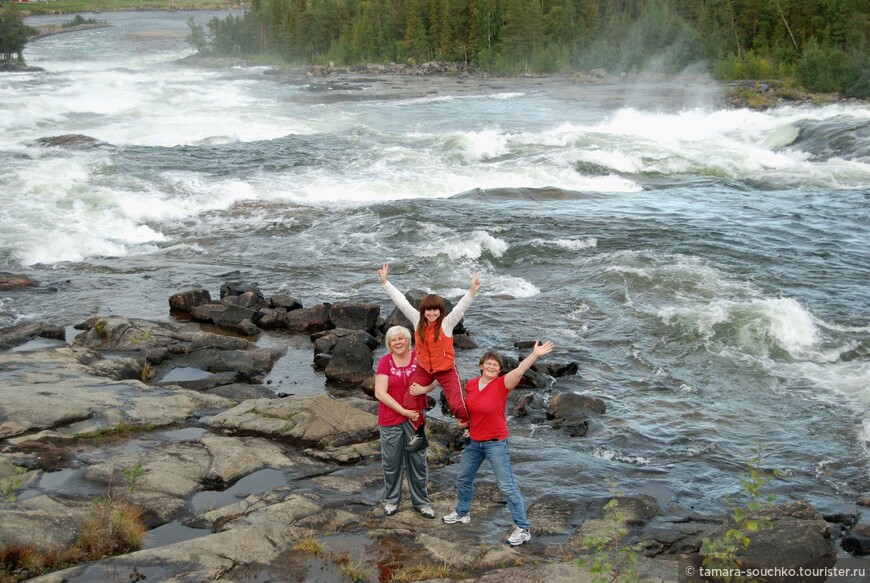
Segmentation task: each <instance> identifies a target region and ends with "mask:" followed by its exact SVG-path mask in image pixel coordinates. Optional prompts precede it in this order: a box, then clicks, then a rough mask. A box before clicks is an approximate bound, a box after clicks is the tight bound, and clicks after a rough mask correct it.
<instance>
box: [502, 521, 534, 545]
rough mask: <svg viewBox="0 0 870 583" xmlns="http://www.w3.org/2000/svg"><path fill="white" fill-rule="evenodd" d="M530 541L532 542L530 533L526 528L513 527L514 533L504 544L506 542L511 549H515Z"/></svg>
mask: <svg viewBox="0 0 870 583" xmlns="http://www.w3.org/2000/svg"><path fill="white" fill-rule="evenodd" d="M530 540H532V533H531V532H529V529H528V528H520V527H519V526H515V527H514V531H513V532H512V533H511V535H510V536H509V537H508V539H507V541H505V542H507V544H509V545H510V546H512V547H516V546H519V545H521V544H523V543H527V542H529V541H530Z"/></svg>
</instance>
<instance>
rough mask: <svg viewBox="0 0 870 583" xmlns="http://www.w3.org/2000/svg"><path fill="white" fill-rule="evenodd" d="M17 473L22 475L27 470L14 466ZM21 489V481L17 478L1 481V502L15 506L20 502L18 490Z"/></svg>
mask: <svg viewBox="0 0 870 583" xmlns="http://www.w3.org/2000/svg"><path fill="white" fill-rule="evenodd" d="M14 468H15V473H16V474H18V475H21V474H23V473H26V472H27V470H26V469H25V468H22V467H20V466H14ZM20 489H21V479H20V478H15V477H8V478H4V479H2V480H0V501H4V502H8V503H9V504H14V503H15V502H17V501H18V490H20Z"/></svg>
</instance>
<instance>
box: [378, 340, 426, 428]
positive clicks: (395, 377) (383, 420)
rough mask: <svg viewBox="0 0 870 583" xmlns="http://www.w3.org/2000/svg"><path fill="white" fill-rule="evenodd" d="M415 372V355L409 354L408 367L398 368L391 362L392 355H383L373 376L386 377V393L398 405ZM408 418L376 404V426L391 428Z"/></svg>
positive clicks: (380, 404) (401, 401)
mask: <svg viewBox="0 0 870 583" xmlns="http://www.w3.org/2000/svg"><path fill="white" fill-rule="evenodd" d="M416 370H417V355H416V354H415V353H414V352H413V351H412V352H411V362H410V363H409V364H408V366H398V365H396V363H395V362H394V361H393V355H392V354H389V353H387V354H385V355H384V356H383V357H382V358H381V360H380V362H378V370H376V371H375V375H379V374H383V375H387V377H389V378H388V380H387V393H389V394H390V396H391V397H392V398H394V399H395V400H396V401H397V402H398V403H399V404H400V405H401V404H402V403H403V399H404V396H405V393H407V392H408V387H410V386H411V377H412V376H414V371H416ZM407 420H408V418H407V417H405V416H404V415H399V414H398V413H396V412H395V411H393V410H392V409H390V408H389V407H387V406H386V405H384V404H383V403H378V425H381V426H383V427H392V426H393V425H399V424H400V423H404V422H405V421H407Z"/></svg>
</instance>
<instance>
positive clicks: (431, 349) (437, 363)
mask: <svg viewBox="0 0 870 583" xmlns="http://www.w3.org/2000/svg"><path fill="white" fill-rule="evenodd" d="M423 330H424V333H425V334H426V339H425V340H423V339H421V338H420V333H419V332H417V331H416V330H415V331H414V340H415V342H416V344H417V366H419V367H420V368H422V369H423V370H425V371H426V372H428V373H433V372H441V371H445V370H450V369H452V368H453V367H454V366H455V362H454V361H455V357H456V353H455V352H454V351H453V336H447V335H446V334H445V333H444V330H441V331H440V334H438V340H437V341H436V340H435V327H434V326H431V325H429V324H424V326H423Z"/></svg>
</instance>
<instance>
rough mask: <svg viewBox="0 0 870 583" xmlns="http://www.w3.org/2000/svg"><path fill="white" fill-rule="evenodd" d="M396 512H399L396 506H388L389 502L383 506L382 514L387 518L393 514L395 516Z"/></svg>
mask: <svg viewBox="0 0 870 583" xmlns="http://www.w3.org/2000/svg"><path fill="white" fill-rule="evenodd" d="M398 511H399V505H398V504H390V503H389V502H388V503H387V504H384V514H386V515H387V516H392V515H393V514H395V513H396V512H398Z"/></svg>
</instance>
